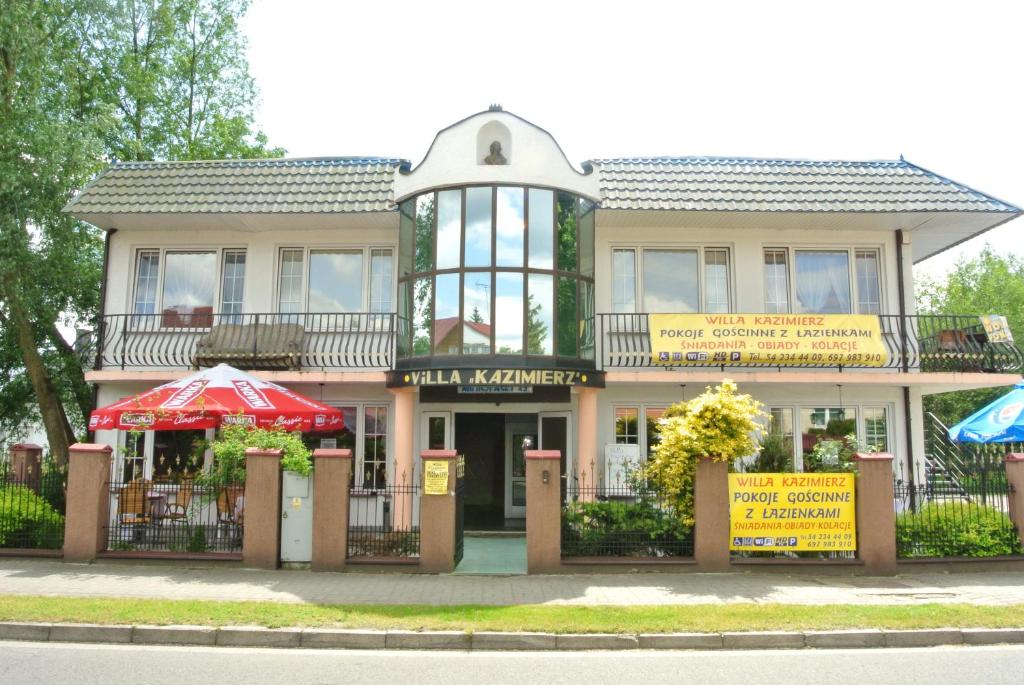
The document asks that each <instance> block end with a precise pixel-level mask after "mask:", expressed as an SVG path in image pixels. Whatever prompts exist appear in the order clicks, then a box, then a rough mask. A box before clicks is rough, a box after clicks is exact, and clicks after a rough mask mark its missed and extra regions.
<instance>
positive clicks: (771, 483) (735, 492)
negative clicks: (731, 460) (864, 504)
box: [729, 473, 857, 552]
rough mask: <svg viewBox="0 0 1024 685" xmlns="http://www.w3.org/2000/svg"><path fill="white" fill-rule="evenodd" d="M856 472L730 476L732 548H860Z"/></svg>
mask: <svg viewBox="0 0 1024 685" xmlns="http://www.w3.org/2000/svg"><path fill="white" fill-rule="evenodd" d="M854 480H855V479H854V474H852V473H730V474H729V549H733V550H743V551H762V552H763V551H778V550H782V551H788V552H805V551H814V552H843V551H853V550H856V549H857V516H856V503H855V501H854Z"/></svg>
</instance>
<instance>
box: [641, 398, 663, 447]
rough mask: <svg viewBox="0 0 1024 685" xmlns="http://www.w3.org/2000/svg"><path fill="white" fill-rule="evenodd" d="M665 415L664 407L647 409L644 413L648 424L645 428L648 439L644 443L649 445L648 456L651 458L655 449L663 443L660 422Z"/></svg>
mask: <svg viewBox="0 0 1024 685" xmlns="http://www.w3.org/2000/svg"><path fill="white" fill-rule="evenodd" d="M664 413H665V408H664V407H647V409H646V410H645V411H644V415H645V416H646V417H647V422H646V425H645V426H644V430H646V431H647V439H646V440H645V441H644V442H646V444H647V456H650V455H651V453H652V452H653V451H654V448H655V447H657V445H658V443H659V442H661V423H660V421H661V417H662V415H664Z"/></svg>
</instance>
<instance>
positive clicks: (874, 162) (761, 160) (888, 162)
mask: <svg viewBox="0 0 1024 685" xmlns="http://www.w3.org/2000/svg"><path fill="white" fill-rule="evenodd" d="M588 161H589V162H591V163H592V164H608V163H612V162H618V163H626V164H640V163H645V162H647V163H649V162H669V163H672V162H714V163H726V162H741V163H742V162H755V163H758V164H765V163H768V164H800V165H808V166H811V165H840V164H851V165H858V166H892V167H899V166H914V165H912V164H910V163H909V162H906V161H905V160H902V159H798V158H795V157H729V156H726V157H718V156H714V155H659V156H652V157H643V156H641V157H603V158H598V159H590V160H588Z"/></svg>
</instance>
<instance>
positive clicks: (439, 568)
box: [420, 450, 458, 573]
mask: <svg viewBox="0 0 1024 685" xmlns="http://www.w3.org/2000/svg"><path fill="white" fill-rule="evenodd" d="M420 458H421V459H422V460H423V489H422V490H421V494H420V569H422V570H424V571H428V572H430V573H451V572H452V571H454V570H455V484H456V480H457V476H456V473H455V469H456V468H457V463H458V461H457V460H458V456H457V454H456V452H455V450H423V451H422V452H420ZM432 461H440V462H447V464H448V487H447V488H446V489H445V492H444V493H443V494H437V495H428V494H427V470H428V468H429V465H428V462H432Z"/></svg>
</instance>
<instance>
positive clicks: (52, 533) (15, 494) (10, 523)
mask: <svg viewBox="0 0 1024 685" xmlns="http://www.w3.org/2000/svg"><path fill="white" fill-rule="evenodd" d="M63 545H64V517H63V516H62V515H61V514H60V512H58V511H57V510H56V509H54V508H53V507H52V506H51V505H50V503H49V502H47V501H46V500H45V499H44V498H42V497H40V496H39V495H37V494H36V493H34V492H33V491H32V490H30V489H29V488H26V487H24V486H21V485H5V486H0V547H18V548H25V549H59V548H60V547H62V546H63Z"/></svg>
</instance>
